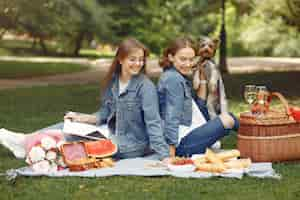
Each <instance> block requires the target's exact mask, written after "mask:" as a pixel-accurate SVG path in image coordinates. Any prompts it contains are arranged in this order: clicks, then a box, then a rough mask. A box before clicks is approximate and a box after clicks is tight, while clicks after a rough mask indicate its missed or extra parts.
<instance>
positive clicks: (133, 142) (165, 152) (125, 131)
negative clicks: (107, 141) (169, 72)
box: [97, 74, 169, 158]
mask: <svg viewBox="0 0 300 200" xmlns="http://www.w3.org/2000/svg"><path fill="white" fill-rule="evenodd" d="M98 113H99V114H98V116H97V125H101V124H104V123H107V124H108V126H109V127H110V128H111V129H112V132H113V134H114V137H115V138H116V139H117V143H118V147H119V151H120V153H125V154H126V153H130V152H134V151H141V152H144V150H145V149H147V148H149V147H150V149H152V150H154V151H155V152H156V154H158V157H159V158H164V157H168V156H169V148H168V145H167V144H166V142H165V139H164V137H163V132H162V131H163V130H162V126H161V118H160V115H159V108H158V97H157V92H156V89H155V86H154V84H153V83H152V82H151V81H150V80H149V79H148V78H147V77H146V76H145V75H144V74H139V75H136V76H133V77H132V78H131V80H130V82H129V84H128V86H127V88H126V90H125V91H124V92H123V93H121V94H120V95H119V76H118V75H117V74H116V75H115V76H114V78H113V80H112V81H111V84H110V85H109V86H108V89H107V90H106V92H105V94H104V95H103V97H102V107H101V108H100V111H99V112H98Z"/></svg>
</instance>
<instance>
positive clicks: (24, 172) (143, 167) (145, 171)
mask: <svg viewBox="0 0 300 200" xmlns="http://www.w3.org/2000/svg"><path fill="white" fill-rule="evenodd" d="M62 128H63V123H62V122H61V123H57V124H54V125H52V126H49V127H46V128H44V129H41V130H38V131H36V132H42V131H44V130H50V129H62ZM6 174H7V175H8V177H10V178H15V177H16V176H48V177H64V176H77V177H107V176H147V177H149V176H174V177H181V178H210V177H214V176H219V177H228V178H238V179H241V178H242V177H243V176H244V175H248V176H252V177H258V178H276V179H279V178H280V175H279V174H277V173H276V172H275V170H274V169H273V168H272V163H252V164H251V166H250V167H249V168H248V169H242V170H230V171H226V172H223V173H208V172H178V171H170V170H169V169H168V168H167V166H163V165H162V162H161V161H158V160H153V159H148V158H147V157H140V158H133V159H122V160H119V161H117V162H116V163H115V166H114V167H111V168H100V169H90V170H87V171H81V172H71V171H69V169H64V170H60V171H56V172H48V173H40V172H35V171H33V170H32V169H31V168H30V167H22V168H19V169H11V170H8V171H7V173H6Z"/></svg>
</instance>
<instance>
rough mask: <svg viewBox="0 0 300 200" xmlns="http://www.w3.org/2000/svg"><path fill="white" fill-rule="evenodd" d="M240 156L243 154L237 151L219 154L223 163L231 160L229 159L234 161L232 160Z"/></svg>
mask: <svg viewBox="0 0 300 200" xmlns="http://www.w3.org/2000/svg"><path fill="white" fill-rule="evenodd" d="M240 155H241V153H240V151H239V150H237V149H233V150H230V151H224V152H220V153H217V156H218V158H220V159H221V160H223V161H226V160H229V159H232V158H237V157H239V156H240Z"/></svg>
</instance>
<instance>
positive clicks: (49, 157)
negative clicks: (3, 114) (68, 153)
mask: <svg viewBox="0 0 300 200" xmlns="http://www.w3.org/2000/svg"><path fill="white" fill-rule="evenodd" d="M56 158H57V153H56V152H55V151H48V152H47V153H46V159H47V160H49V161H54V160H55V159H56Z"/></svg>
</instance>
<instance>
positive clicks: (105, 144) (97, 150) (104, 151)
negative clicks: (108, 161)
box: [84, 139, 118, 158]
mask: <svg viewBox="0 0 300 200" xmlns="http://www.w3.org/2000/svg"><path fill="white" fill-rule="evenodd" d="M84 144H85V149H86V151H87V154H88V155H89V156H92V157H97V158H104V157H109V156H112V155H114V154H115V153H116V152H117V151H118V148H117V146H116V145H115V144H114V143H112V141H111V140H107V139H102V140H97V141H90V142H85V143H84Z"/></svg>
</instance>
